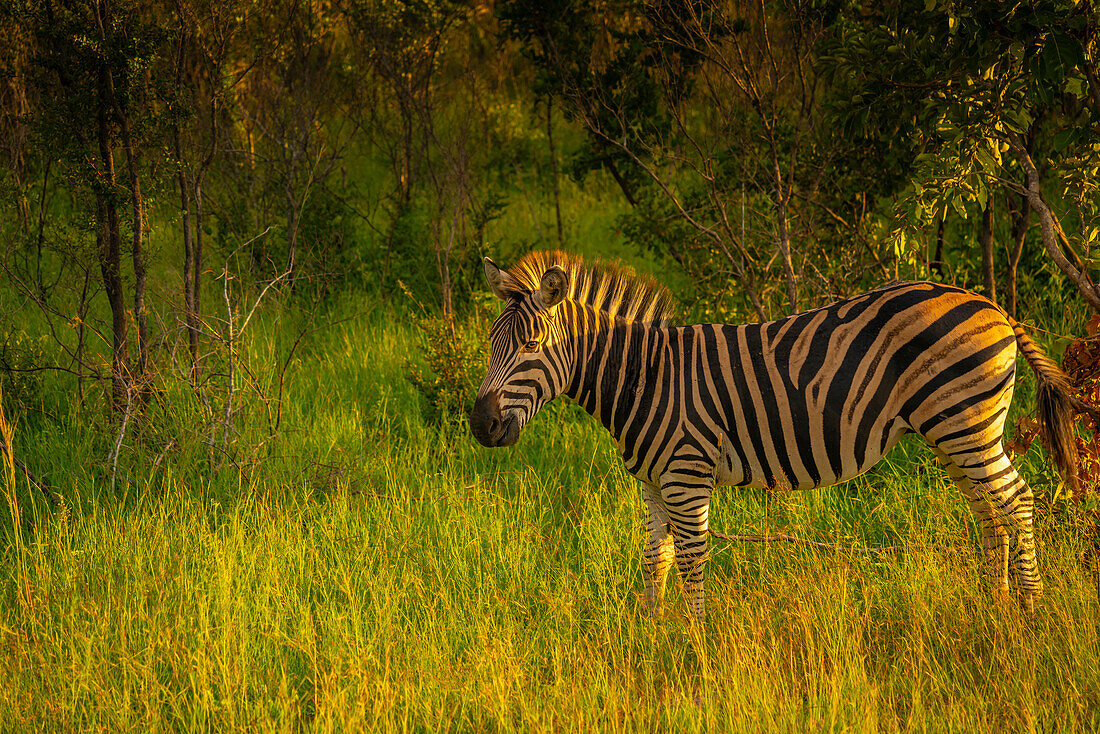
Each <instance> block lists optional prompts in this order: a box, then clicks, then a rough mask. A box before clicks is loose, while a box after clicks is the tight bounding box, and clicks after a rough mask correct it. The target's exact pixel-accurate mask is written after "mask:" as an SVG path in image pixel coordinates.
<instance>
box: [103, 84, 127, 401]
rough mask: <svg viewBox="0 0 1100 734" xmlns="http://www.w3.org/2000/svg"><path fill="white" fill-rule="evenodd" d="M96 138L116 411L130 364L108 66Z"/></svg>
mask: <svg viewBox="0 0 1100 734" xmlns="http://www.w3.org/2000/svg"><path fill="white" fill-rule="evenodd" d="M97 102H98V104H97V122H98V129H97V137H98V142H99V155H100V158H101V159H102V162H103V169H102V178H103V180H102V182H101V189H100V191H99V192H97V194H96V214H97V219H98V220H99V221H98V224H99V235H98V244H99V268H100V272H101V273H102V275H103V289H104V291H105V292H106V294H107V302H108V303H109V304H110V307H111V352H112V356H111V404H112V407H113V408H114V409H115V410H116V411H117V410H123V409H124V408H125V406H126V395H127V382H128V378H129V372H130V365H129V355H128V346H127V342H126V304H125V302H124V300H123V295H122V272H121V267H120V264H121V250H122V248H121V245H120V241H119V228H118V211H117V209H116V208H115V202H114V198H113V194H114V190H115V162H114V154H113V153H112V152H111V136H110V129H109V128H108V125H107V108H108V99H107V69H106V68H105V67H102V66H101V67H100V69H99V98H98V100H97Z"/></svg>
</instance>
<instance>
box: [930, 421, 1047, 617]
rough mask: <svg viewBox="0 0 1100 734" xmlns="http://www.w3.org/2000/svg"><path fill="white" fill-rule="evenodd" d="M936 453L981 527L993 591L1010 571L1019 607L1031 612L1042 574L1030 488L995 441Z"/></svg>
mask: <svg viewBox="0 0 1100 734" xmlns="http://www.w3.org/2000/svg"><path fill="white" fill-rule="evenodd" d="M936 454H937V456H939V457H940V460H941V461H943V463H944V465H945V466H946V467H947V473H948V474H949V475H950V476H951V478H952V479H953V480H955V483H956V484H957V485H958V486H959V488H960V489H961V490H962V491H963V494H964V495H966V498H967V500H968V501H969V502H970V509H971V511H972V512H973V513H974V516H975V518H976V519H977V521H978V524H979V525H980V526H981V529H982V546H983V547H984V550H985V556H986V561H987V563H988V564H989V572H990V575H991V577H992V581H993V584H994V589H995V591H998V592H1001V593H1006V592H1007V591H1008V579H1009V576H1011V577H1012V581H1013V583H1014V585H1015V586H1016V589H1017V591H1018V592H1019V594H1020V602H1021V604H1022V606H1023V607H1024V608H1025V609H1026V610H1028V611H1034V609H1035V601H1036V600H1037V599H1038V598H1039V597H1040V596H1042V593H1043V578H1042V576H1041V575H1040V574H1039V570H1038V568H1037V566H1036V563H1035V532H1034V529H1033V527H1032V515H1033V514H1034V506H1035V496H1034V494H1033V493H1032V491H1031V487H1029V486H1028V484H1027V482H1025V481H1024V479H1023V477H1021V476H1020V475H1019V473H1018V472H1017V471H1016V467H1014V466H1013V465H1012V462H1011V461H1010V460H1009V458H1008V456H1007V455H1006V454H1005V452H1004V448H1003V447H1002V446H1001V443H1000V442H999V441H998V442H997V443H996V444H995V445H993V446H991V447H988V448H986V449H985V450H983V451H974V452H966V451H959V450H956V451H954V452H953V453H951V454H947V453H946V452H944V451H943V450H942V449H940V448H936Z"/></svg>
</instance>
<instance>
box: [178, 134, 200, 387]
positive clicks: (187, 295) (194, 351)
mask: <svg viewBox="0 0 1100 734" xmlns="http://www.w3.org/2000/svg"><path fill="white" fill-rule="evenodd" d="M172 144H173V146H174V147H175V152H176V161H177V163H178V165H179V172H178V181H179V187H180V219H181V226H182V230H183V304H184V317H185V318H186V320H187V346H188V351H189V353H190V355H191V370H190V374H191V381H192V384H194V380H195V368H196V367H197V365H198V362H199V322H198V318H197V317H196V313H195V243H194V241H193V240H192V239H191V197H190V193H189V192H188V189H189V188H190V187H191V184H190V182H189V181H188V180H187V168H186V165H185V164H184V161H183V147H182V146H181V145H180V130H179V126H178V125H177V126H173V128H172Z"/></svg>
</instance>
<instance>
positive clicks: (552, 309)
mask: <svg viewBox="0 0 1100 734" xmlns="http://www.w3.org/2000/svg"><path fill="white" fill-rule="evenodd" d="M485 277H487V278H488V279H489V285H490V287H491V288H492V289H493V293H494V294H496V296H497V297H498V298H500V299H501V300H502V301H504V303H505V304H506V305H505V308H504V311H503V312H502V313H501V314H500V316H498V317H497V320H496V321H495V322H493V326H492V328H491V329H490V330H489V348H490V351H489V367H488V370H487V372H486V373H485V379H484V380H482V382H481V388H480V389H479V390H478V391H477V401H476V402H475V403H474V409H473V411H471V412H470V430H471V431H472V432H473V434H474V438H476V439H477V440H478V442H479V443H481V445H483V446H489V447H493V446H511V445H512V444H514V443H515V442H516V441H518V440H519V434H520V431H522V430H523V427H524V426H525V425H527V422H528V421H529V420H531V418H532V416H534V415H535V413H536V412H538V410H539V408H541V407H542V406H543V405H544V404H546V403H547V402H549V401H550V400H552V399H553V398H555V397H557V396H558V395H559V394H560V393H561V392H562V390H564V389H565V384H564V383H565V375H566V373H567V369H568V365H566V364H565V357H564V355H563V354H562V350H561V344H560V342H561V334H562V332H561V329H560V328H558V326H559V319H558V311H559V309H558V305H559V304H560V303H561V302H562V301H563V300H565V297H566V294H567V293H568V292H569V277H568V275H566V272H565V271H564V270H562V268H561V267H559V266H558V265H551V266H550V267H548V268H547V269H546V270H545V272H543V274H542V278H541V280H540V282H539V286H538V288H536V289H534V290H530V289H526V288H523V287H522V286H521V285H520V284H519V282H518V281H517V280H516V279H515V278H513V277H512V276H511V275H509V274H508V273H507V272H504V271H502V270H501V269H500V268H498V267H497V266H496V265H494V264H493V261H492V260H490V259H489V258H485Z"/></svg>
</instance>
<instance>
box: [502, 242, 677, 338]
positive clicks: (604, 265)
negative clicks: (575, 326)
mask: <svg viewBox="0 0 1100 734" xmlns="http://www.w3.org/2000/svg"><path fill="white" fill-rule="evenodd" d="M553 265H557V266H558V267H560V268H561V269H562V270H564V271H565V274H566V276H567V277H568V279H569V293H568V294H567V295H566V297H567V298H570V299H572V300H574V301H579V302H581V303H584V304H586V305H589V306H591V307H593V308H594V309H596V310H597V311H603V312H605V313H607V314H609V315H610V316H612V317H616V316H617V317H621V318H624V319H626V320H627V321H637V322H641V323H645V324H654V325H656V326H666V325H668V323H669V322H670V321H671V320H672V318H673V307H672V295H671V294H670V293H669V291H668V289H667V288H665V287H664V286H663V285H661V284H660V283H658V282H657V281H656V280H654V279H653V278H650V277H648V276H645V275H640V274H638V273H637V272H635V271H634V270H633V269H632V268H629V267H627V266H625V265H616V264H613V263H608V262H605V261H603V260H596V261H595V262H593V263H591V264H588V263H586V262H584V260H583V259H582V258H581V257H579V256H578V255H570V254H568V253H564V252H560V251H552V252H532V253H528V254H527V255H524V256H523V258H522V259H521V260H520V261H519V262H517V263H516V264H515V265H513V266H512V267H511V268H510V269H509V270H508V271H507V274H506V277H505V279H504V283H503V286H504V288H505V289H506V290H508V291H510V292H511V293H512V295H514V296H521V295H523V294H524V293H525V292H527V291H534V290H537V289H538V287H539V283H540V281H541V280H542V274H543V273H545V272H546V270H547V269H548V268H550V267H551V266H553Z"/></svg>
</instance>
